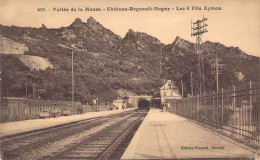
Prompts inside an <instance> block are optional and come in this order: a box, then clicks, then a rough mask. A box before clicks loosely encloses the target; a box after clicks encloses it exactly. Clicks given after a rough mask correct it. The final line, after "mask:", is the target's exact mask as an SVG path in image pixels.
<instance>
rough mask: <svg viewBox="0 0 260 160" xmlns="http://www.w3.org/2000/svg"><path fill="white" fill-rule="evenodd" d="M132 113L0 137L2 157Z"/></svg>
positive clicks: (8, 157)
mask: <svg viewBox="0 0 260 160" xmlns="http://www.w3.org/2000/svg"><path fill="white" fill-rule="evenodd" d="M132 113H133V112H132V111H128V112H124V113H121V114H117V115H111V116H105V117H97V118H92V119H87V120H81V121H77V122H73V123H69V124H64V125H60V126H57V127H50V128H47V129H41V130H37V131H32V132H27V133H22V134H17V135H12V136H8V137H2V138H1V151H2V153H3V154H2V156H3V157H2V158H3V159H19V157H20V156H21V155H22V154H25V153H28V152H30V151H31V150H33V149H35V148H37V147H39V146H43V145H48V144H49V143H52V142H54V141H59V140H61V139H63V138H65V137H68V136H71V135H74V134H77V133H79V132H83V131H84V130H89V129H91V128H93V127H97V126H99V125H102V124H104V123H107V122H108V121H110V120H111V119H117V118H119V119H122V118H123V119H124V118H128V117H129V116H130V115H131V114H132Z"/></svg>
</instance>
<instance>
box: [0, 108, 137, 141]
mask: <svg viewBox="0 0 260 160" xmlns="http://www.w3.org/2000/svg"><path fill="white" fill-rule="evenodd" d="M134 109H135V108H131V109H125V110H112V111H101V112H87V113H85V114H81V115H71V116H60V117H56V118H48V119H32V120H24V121H15V122H6V123H0V137H2V136H8V135H13V134H17V133H22V132H28V131H32V130H38V129H43V128H48V127H53V126H57V125H61V124H66V123H70V122H74V121H79V120H83V119H90V118H95V117H102V116H108V115H112V114H118V113H121V112H125V111H129V110H134Z"/></svg>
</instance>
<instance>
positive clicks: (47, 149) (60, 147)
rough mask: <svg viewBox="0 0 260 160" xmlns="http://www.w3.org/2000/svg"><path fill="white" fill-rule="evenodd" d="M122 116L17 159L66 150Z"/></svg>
mask: <svg viewBox="0 0 260 160" xmlns="http://www.w3.org/2000/svg"><path fill="white" fill-rule="evenodd" d="M124 117H129V116H124ZM121 119H122V117H120V118H114V119H113V121H108V122H105V123H104V124H102V125H100V126H97V127H93V128H92V129H90V130H86V131H83V132H80V133H77V134H75V135H72V136H69V137H66V138H64V139H61V140H58V141H55V142H51V143H49V144H48V145H44V146H41V147H39V148H38V147H37V148H36V149H34V150H32V151H30V152H25V153H24V154H23V155H21V156H19V157H17V158H16V160H28V159H34V160H35V159H44V158H43V157H45V156H50V155H53V154H55V153H57V152H61V151H64V150H65V149H66V148H67V147H68V146H70V145H71V146H72V145H73V144H75V143H79V142H80V141H82V140H84V139H86V138H88V137H89V136H90V135H91V134H94V133H97V132H99V131H101V130H102V129H104V128H106V127H108V126H110V125H112V124H114V123H116V122H118V121H120V120H121Z"/></svg>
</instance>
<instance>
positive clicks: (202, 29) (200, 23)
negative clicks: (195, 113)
mask: <svg viewBox="0 0 260 160" xmlns="http://www.w3.org/2000/svg"><path fill="white" fill-rule="evenodd" d="M207 20H208V18H204V16H203V18H202V19H201V20H197V21H196V22H194V23H193V22H192V21H191V36H195V37H196V48H195V49H196V53H197V54H198V55H199V63H198V70H199V92H200V94H201V92H202V91H203V92H204V90H205V84H204V82H205V81H204V64H203V54H202V48H201V44H202V34H204V33H206V32H208V30H207V28H206V27H207V26H208V25H207V24H205V22H206V21H207Z"/></svg>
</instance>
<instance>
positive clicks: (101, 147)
mask: <svg viewBox="0 0 260 160" xmlns="http://www.w3.org/2000/svg"><path fill="white" fill-rule="evenodd" d="M145 115H146V114H144V113H141V114H140V113H135V114H134V115H132V116H131V117H128V118H124V119H122V120H120V121H118V122H117V123H115V124H113V125H111V126H109V127H107V128H105V129H103V130H102V131H100V132H98V133H96V134H94V135H93V136H91V137H89V138H87V139H85V140H82V141H81V142H79V143H75V144H74V145H71V146H69V147H67V149H65V150H64V151H62V152H60V153H57V154H55V155H52V156H49V157H44V158H43V159H49V160H64V159H77V160H80V159H84V160H86V159H107V158H108V157H109V156H110V155H111V154H113V152H115V150H116V149H117V147H118V146H119V145H120V143H121V142H122V141H124V139H125V138H126V137H127V136H128V135H129V133H131V131H132V130H133V129H134V128H135V127H136V126H137V125H138V126H139V125H140V121H141V120H142V119H143V117H144V116H145ZM137 128H138V127H137ZM137 128H136V129H137ZM131 139H132V138H131ZM129 142H130V140H129ZM121 154H122V153H121Z"/></svg>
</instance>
